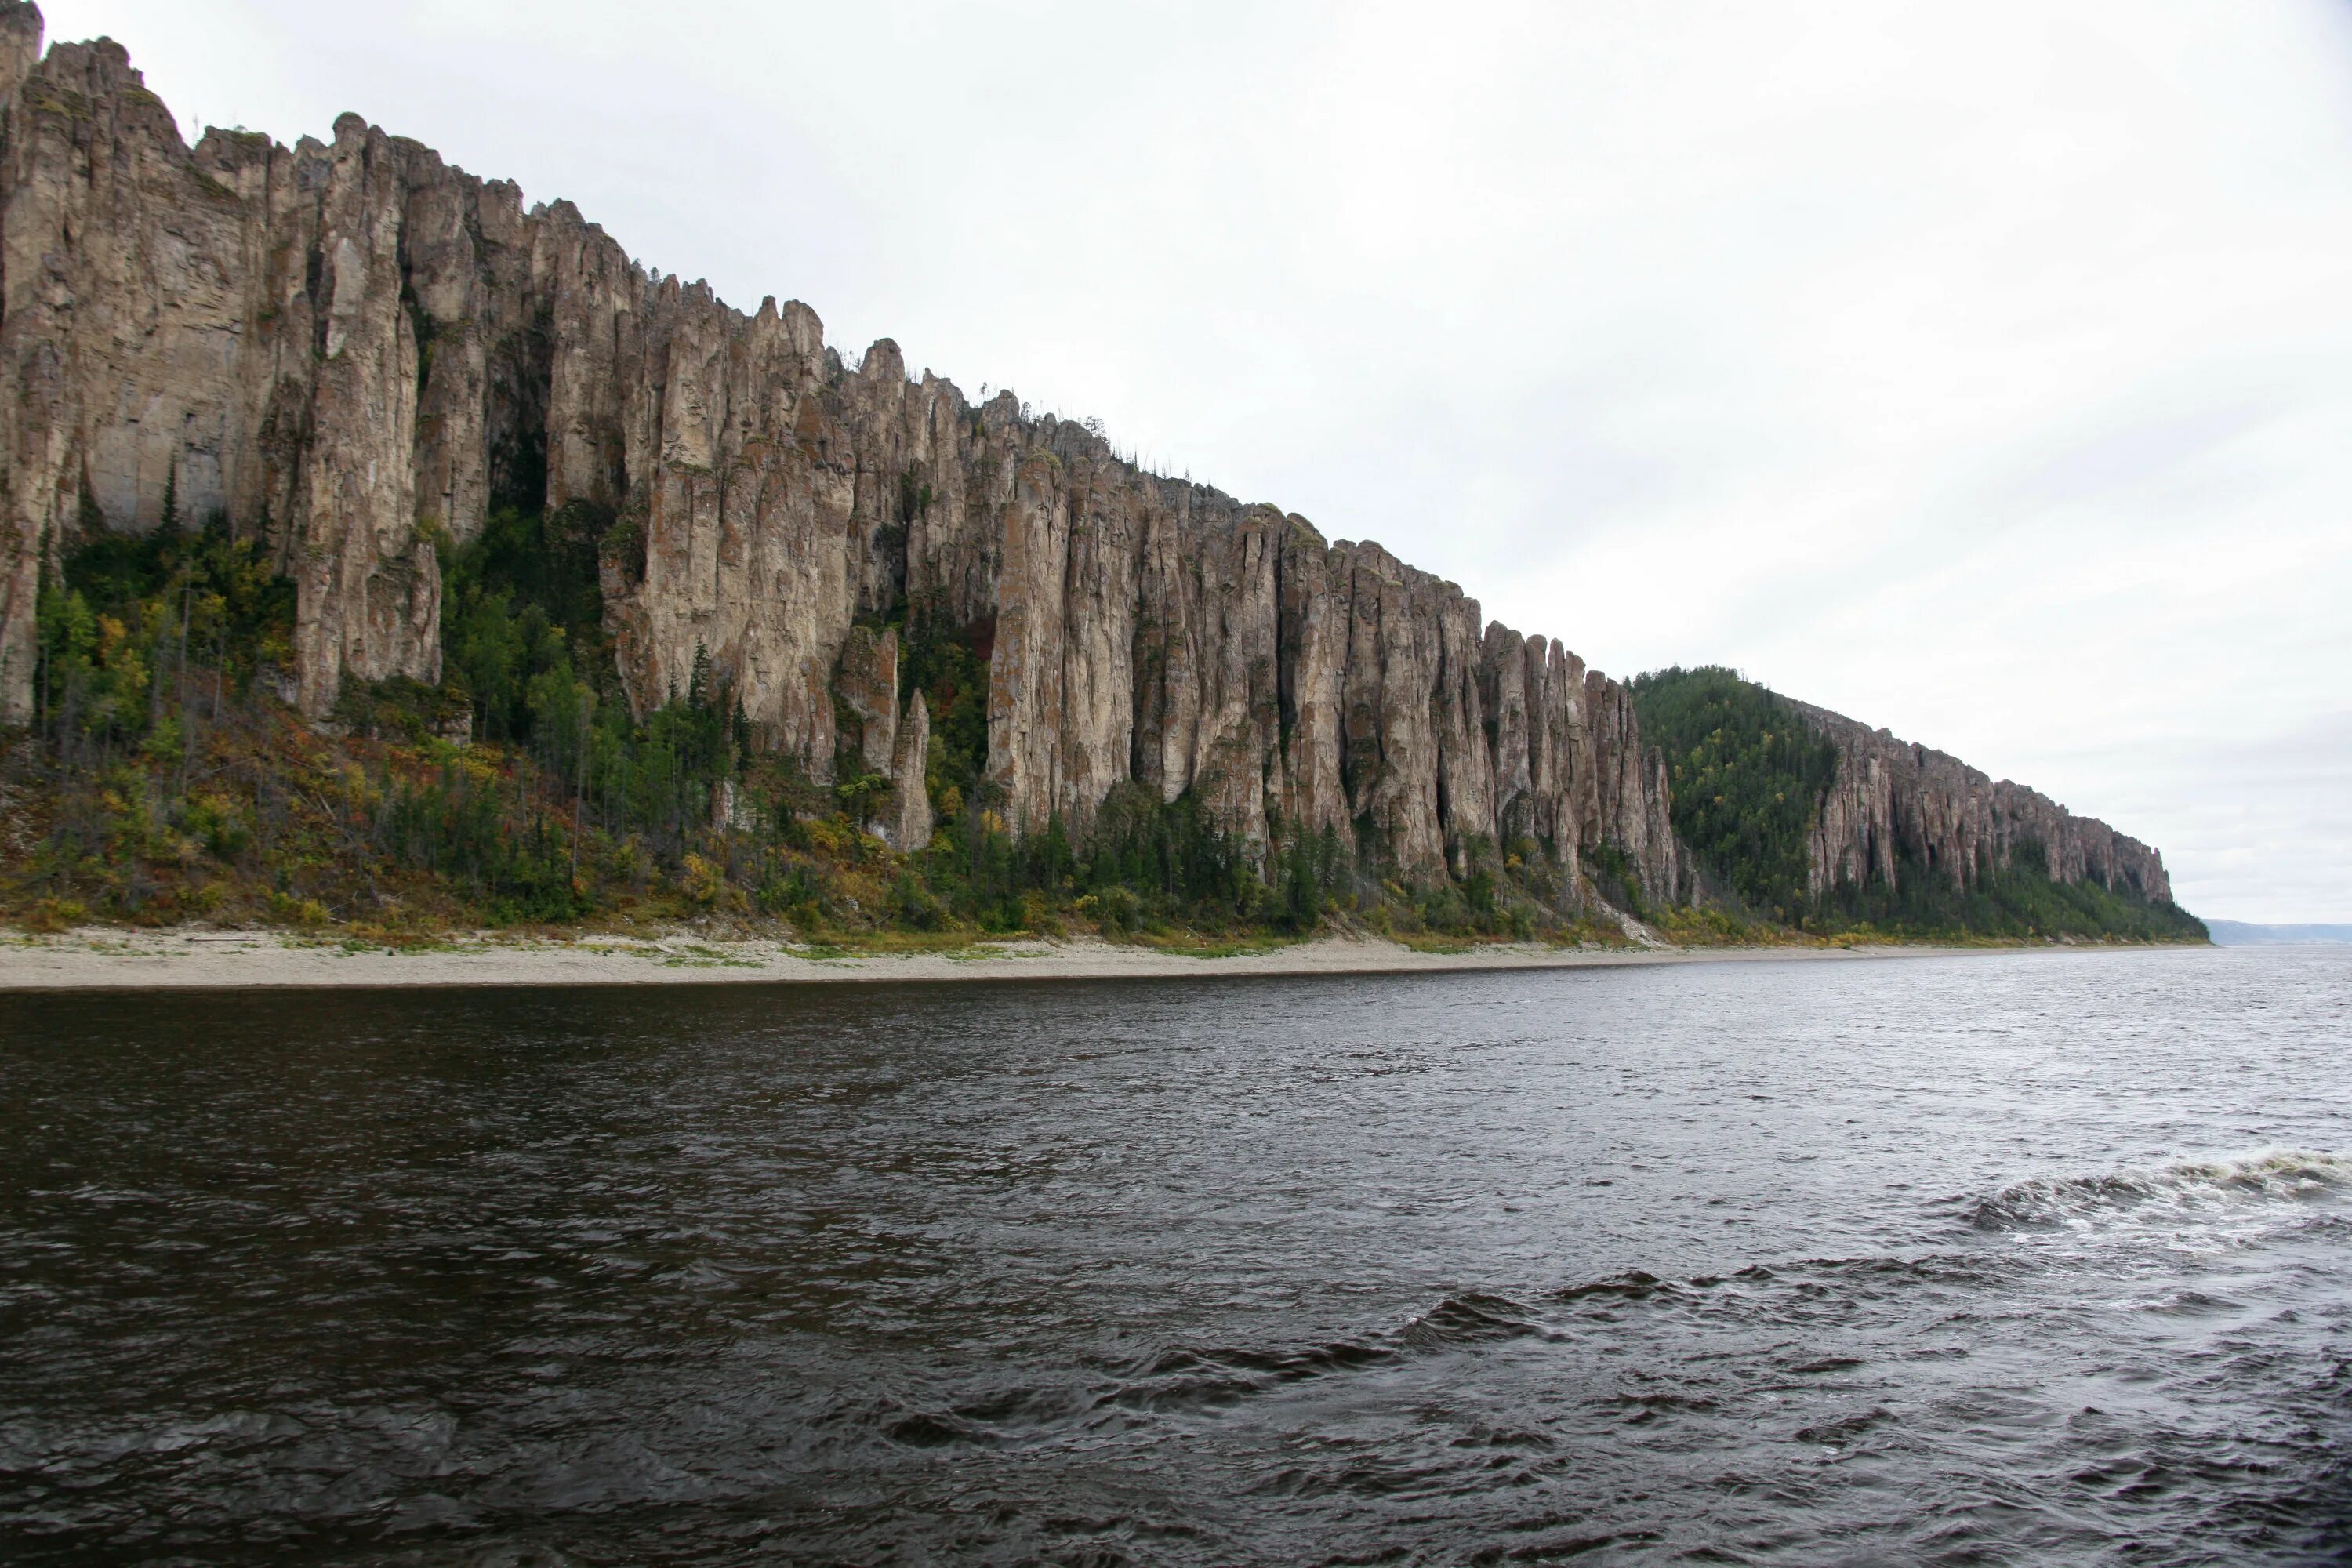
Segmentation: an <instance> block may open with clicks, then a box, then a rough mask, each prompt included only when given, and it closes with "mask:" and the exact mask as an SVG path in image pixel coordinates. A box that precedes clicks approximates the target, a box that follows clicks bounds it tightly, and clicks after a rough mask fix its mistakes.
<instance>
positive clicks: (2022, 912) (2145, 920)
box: [1631, 667, 2205, 942]
mask: <svg viewBox="0 0 2352 1568" xmlns="http://www.w3.org/2000/svg"><path fill="white" fill-rule="evenodd" d="M1631 690H1632V692H1633V709H1634V712H1635V713H1636V715H1637V716H1638V717H1639V718H1640V720H1641V722H1642V735H1643V739H1644V740H1646V741H1650V742H1654V743H1655V744H1656V746H1657V747H1658V748H1659V750H1660V752H1662V753H1663V755H1664V760H1665V763H1666V767H1667V773H1668V790H1667V795H1668V805H1669V809H1670V812H1671V814H1672V820H1673V823H1674V827H1675V833H1676V834H1678V835H1679V836H1680V837H1681V838H1682V840H1683V842H1684V843H1685V844H1686V845H1688V846H1689V847H1690V852H1691V855H1692V856H1693V857H1694V858H1696V860H1697V862H1698V864H1699V866H1700V868H1701V869H1702V870H1703V872H1704V873H1705V874H1706V879H1707V881H1708V882H1709V884H1710V885H1711V889H1719V890H1720V891H1722V892H1724V893H1726V894H1727V895H1729V896H1730V897H1732V898H1735V899H1737V900H1738V901H1739V903H1740V904H1741V905H1743V906H1744V907H1745V908H1747V909H1748V910H1753V911H1755V912H1756V913H1759V914H1761V915H1764V916H1765V917H1767V918H1768V919H1770V920H1774V921H1781V922H1783V923H1787V924H1792V925H1800V926H1801V927H1803V928H1804V929H1806V930H1811V931H1839V930H1855V929H1861V928H1864V927H1867V928H1868V929H1870V930H1872V931H1884V932H1889V933H1893V934H1897V935H1901V936H1906V937H1914V938H1923V937H1937V936H1949V935H1961V934H1966V935H1973V936H1990V937H2004V938H2011V939H2032V938H2036V937H2050V936H2075V937H2091V938H2099V939H2116V938H2122V939H2127V940H2133V941H2157V942H2202V941H2203V940H2205V928H2204V927H2203V926H2202V925H2200V924H2199V923H2198V921H2197V920H2196V917H2194V916H2192V915H2190V914H2189V913H2188V912H2186V911H2185V910H2181V909H2179V908H2178V907H2177V906H2176V905H2175V904H2174V903H2173V901H2172V882H2171V879H2169V878H2168V876H2167V875H2166V874H2165V869H2164V857H2163V856H2161V855H2159V854H2158V853H2157V851H2156V850H2155V849H2154V848H2152V847H2149V846H2147V845H2146V844H2142V843H2141V842H2140V841H2139V840H2137V839H2136V838H2132V837H2127V836H2126V835H2124V834H2121V833H2118V832H2116V830H2115V829H2114V828H2112V827H2110V826H2107V825H2106V824H2105V823H2104V822H2100V821H2098V820H2096V819H2095V818H2093V817H2087V816H2075V815H2074V814H2073V813H2072V812H2070V811H2068V810H2067V809H2066V808H2065V807H2063V806H2062V805H2059V804H2058V803H2057V802H2055V801H2053V800H2052V799H2050V798H2049V797H2048V796H2047V795H2042V794H2041V793H2040V792H2038V791H2035V790H2031V789H2027V788H2026V787H2024V786H2023V785H2021V784H2012V783H2011V782H2009V781H2007V780H1999V781H1996V780H1994V779H1993V778H1991V777H1990V776H1989V775H1987V774H1986V773H1982V772H1980V771H1979V770H1978V769H1976V768H1972V767H1970V766H1969V765H1968V764H1967V763H1964V762H1962V761H1960V759H1959V758H1958V757H1954V756H1950V755H1948V754H1947V753H1945V752H1938V751H1934V750H1931V749H1930V748H1928V747H1927V746H1920V745H1914V744H1912V743H1911V742H1906V741H1900V740H1897V739H1895V737H1894V736H1893V735H1891V734H1889V733H1887V731H1884V730H1873V729H1871V728H1870V727H1869V726H1868V725H1866V724H1862V723H1859V722H1857V721H1854V720H1852V719H1848V718H1846V717H1845V716H1844V715H1843V714H1839V713H1832V712H1831V711H1830V710H1827V709H1825V708H1816V707H1813V706H1812V705H1811V704H1810V703H1804V702H1796V701H1791V700H1790V699H1788V698H1786V697H1783V696H1781V695H1780V693H1778V692H1776V691H1772V690H1770V689H1767V688H1765V687H1762V686H1759V685H1758V684H1757V683H1756V682H1754V681H1752V680H1748V679H1745V678H1743V677H1742V676H1741V675H1739V673H1738V671H1736V670H1730V669H1724V668H1717V667H1706V668H1698V669H1683V668H1674V669H1661V670H1653V671H1651V672H1650V673H1648V674H1646V675H1643V676H1639V677H1636V678H1635V679H1634V680H1633V682H1632V685H1631Z"/></svg>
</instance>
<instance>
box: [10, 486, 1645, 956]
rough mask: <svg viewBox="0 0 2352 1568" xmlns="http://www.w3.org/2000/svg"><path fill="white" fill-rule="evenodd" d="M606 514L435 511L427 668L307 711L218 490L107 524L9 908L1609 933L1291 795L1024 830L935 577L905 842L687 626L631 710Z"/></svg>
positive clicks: (145, 913)
mask: <svg viewBox="0 0 2352 1568" xmlns="http://www.w3.org/2000/svg"><path fill="white" fill-rule="evenodd" d="M916 504H917V505H920V504H921V498H920V495H919V493H918V495H917V497H916ZM625 534H626V528H625V524H623V523H621V522H618V521H615V520H614V519H613V518H611V517H609V516H606V515H604V514H603V513H600V512H598V511H596V510H593V509H589V508H576V507H575V508H567V509H564V510H561V511H558V512H555V513H553V514H551V515H547V516H541V515H539V514H536V513H530V512H525V511H520V510H499V511H497V512H495V513H494V514H493V515H492V516H491V517H490V518H489V519H488V521H487V523H486V525H485V526H484V528H483V529H482V531H480V532H479V533H478V535H477V536H476V537H475V538H474V539H472V540H470V541H468V542H466V543H464V544H462V545H459V544H457V543H456V542H454V541H451V540H449V539H448V538H447V537H446V535H445V536H443V537H441V538H440V539H439V540H437V541H436V543H437V544H438V545H439V549H440V556H441V561H442V568H443V616H442V627H443V668H444V672H445V679H444V683H443V684H442V685H441V686H439V687H437V688H431V687H425V686H423V685H420V684H418V683H417V682H415V681H409V680H398V679H395V680H388V681H383V682H379V683H367V682H357V681H353V682H347V683H346V685H345V687H344V689H343V690H342V692H341V696H340V699H339V700H338V703H337V706H336V709H335V711H334V715H333V722H332V723H331V725H328V726H323V727H316V728H314V727H312V726H310V725H306V724H304V723H302V722H300V721H299V720H298V719H297V718H296V717H295V716H294V715H293V714H292V713H291V712H290V711H289V710H287V708H286V707H285V705H284V702H283V700H282V697H283V694H284V693H286V692H288V691H290V689H291V678H290V676H289V667H290V664H291V661H292V635H293V595H292V590H291V586H290V584H289V583H287V582H286V581H285V580H284V579H283V578H281V577H278V576H277V575H275V574H273V573H272V571H271V570H270V563H269V562H268V559H267V557H266V554H265V552H264V551H263V549H262V547H261V546H260V545H259V544H257V543H256V542H253V541H251V540H249V539H239V538H237V537H235V536H234V535H233V534H232V533H231V531H230V530H229V529H228V528H227V527H226V524H225V523H224V522H223V521H221V520H219V519H215V520H214V521H212V523H211V524H209V525H208V526H207V527H206V528H205V530H203V531H201V532H199V533H195V534H193V535H192V534H189V533H186V532H184V531H182V530H181V529H180V528H179V527H178V526H177V525H176V520H173V521H172V522H171V523H170V524H169V525H167V526H166V527H164V528H163V529H161V530H159V531H157V532H155V533H153V534H152V535H150V536H147V537H145V538H137V539H134V538H129V537H121V536H112V535H100V538H99V540H98V542H95V543H93V544H91V545H89V546H88V547H86V548H84V549H82V550H80V551H78V552H75V553H74V554H73V555H72V556H71V557H70V558H69V559H68V560H67V561H66V562H65V563H64V572H63V576H62V581H60V582H58V583H57V584H52V585H51V587H50V588H49V589H48V590H47V591H46V592H45V594H44V595H43V599H42V607H41V612H40V637H41V647H40V654H41V664H40V668H39V671H38V673H37V702H38V709H39V711H38V714H37V721H36V722H35V724H34V725H33V727H32V728H31V729H30V730H29V731H26V732H24V733H22V734H19V735H16V736H13V737H0V912H5V913H7V914H9V915H11V916H13V917H14V918H16V920H18V921H22V922H24V923H27V924H30V925H33V926H35V927H37V928H55V927H58V926H61V925H65V924H69V923H72V922H74V921H80V920H84V919H100V920H117V921H136V922H142V923H161V922H171V921H182V920H187V919H193V918H205V919H211V920H215V921H268V922H272V923H278V924H293V925H298V926H310V927H317V928H320V929H322V930H325V929H333V930H336V931H341V933H343V934H344V935H345V936H347V937H349V938H352V939H354V940H364V941H367V942H408V943H419V942H432V941H436V940H438V939H440V938H441V937H442V936H444V935H445V934H446V932H448V931H451V930H452V929H469V928H477V927H482V926H490V927H516V926H522V927H538V926H557V925H561V926H564V927H567V928H574V929H578V928H589V929H600V928H601V929H609V928H614V927H617V926H622V925H626V924H628V923H631V922H636V921H680V920H694V921H698V922H703V923H707V924H710V925H714V926H719V927H727V926H734V927H739V928H741V929H746V930H749V929H752V928H754V927H772V926H775V925H782V926H786V927H789V928H791V929H792V930H793V931H794V932H795V933H796V934H797V935H798V936H800V937H801V938H802V939H803V940H808V939H812V938H814V937H816V936H818V935H819V934H820V933H822V934H823V935H824V936H825V938H826V939H827V940H834V941H841V942H865V943H871V942H877V941H909V940H912V941H930V940H938V941H941V942H948V943H949V944H950V946H952V945H955V944H956V943H958V942H961V941H964V940H968V939H969V937H970V936H971V935H974V934H980V933H1004V932H1013V931H1037V932H1055V931H1067V930H1072V929H1078V930H1086V929H1092V930H1096V931H1101V932H1103V933H1104V934H1106V935H1108V936H1112V937H1115V938H1119V939H1124V940H1132V941H1142V942H1154V943H1158V944H1160V945H1174V946H1178V947H1181V948H1184V949H1186V950H1188V951H1191V950H1197V951H1203V952H1214V951H1223V950H1225V949H1227V948H1231V947H1233V946H1234V944H1235V942H1241V943H1243V944H1244V945H1245V944H1247V943H1248V942H1263V941H1265V940H1267V939H1268V938H1270V937H1274V936H1278V935H1284V934H1293V935H1296V934H1305V933H1307V932H1311V931H1315V930H1317V929H1318V928H1319V927H1321V926H1323V925H1325V924H1327V923H1328V922H1330V921H1335V920H1337V921H1349V922H1356V923H1360V924H1362V925H1364V926H1368V927H1370V928H1371V929H1373V930H1377V931H1383V932H1388V933H1393V934H1396V935H1399V936H1402V937H1407V938H1412V939H1439V938H1442V939H1444V940H1451V941H1469V940H1480V939H1495V938H1502V937H1531V936H1537V935H1542V936H1546V937H1549V938H1550V939H1552V940H1559V941H1574V940H1594V939H1598V940H1617V939H1616V936H1615V933H1614V931H1611V930H1605V929H1603V928H1598V927H1593V926H1590V925H1584V924H1580V923H1577V922H1573V921H1562V920H1561V919H1560V918H1559V917H1558V916H1557V915H1556V914H1554V913H1552V912H1551V911H1550V910H1549V909H1548V908H1546V907H1545V906H1546V904H1547V903H1549V904H1551V905H1553V906H1555V907H1556V906H1557V904H1558V902H1559V897H1560V894H1561V891H1562V889H1560V887H1559V884H1558V882H1557V881H1556V880H1554V879H1549V877H1548V875H1547V872H1546V870H1545V868H1544V865H1543V862H1542V858H1541V857H1540V856H1538V855H1536V854H1534V853H1533V852H1532V849H1531V847H1522V848H1525V849H1528V853H1526V854H1525V855H1522V854H1518V853H1512V854H1497V853H1496V851H1495V849H1494V848H1493V847H1490V846H1484V845H1480V846H1473V847H1471V850H1470V856H1469V858H1470V860H1471V862H1472V865H1473V871H1472V874H1471V875H1470V876H1469V877H1468V878H1467V879H1465V880H1464V881H1462V882H1460V883H1458V884H1456V883H1452V882H1445V883H1441V884H1439V885H1437V886H1433V887H1426V888H1409V887H1406V886H1404V885H1402V884H1401V883H1398V882H1395V881H1383V880H1381V879H1377V878H1375V877H1374V876H1372V875H1370V872H1369V869H1368V868H1364V867H1360V865H1359V864H1358V862H1357V859H1356V858H1355V856H1354V855H1353V854H1352V853H1351V852H1350V850H1349V848H1348V847H1346V846H1345V845H1343V844H1342V843H1341V842H1340V839H1339V836H1338V835H1336V834H1333V833H1330V832H1328V831H1327V832H1325V833H1323V834H1321V835H1317V836H1307V835H1303V834H1299V833H1296V832H1293V831H1289V830H1286V829H1285V828H1284V827H1282V826H1280V825H1278V824H1277V825H1276V829H1275V832H1274V836H1273V837H1274V842H1273V845H1272V847H1271V848H1270V849H1269V850H1267V851H1265V852H1264V853H1263V855H1262V857H1261V858H1258V859H1254V858H1253V857H1252V855H1251V853H1250V852H1249V851H1248V849H1247V847H1245V846H1244V845H1243V844H1242V843H1241V842H1239V841H1238V840H1236V839H1234V838H1233V837H1229V836H1228V835H1226V834H1225V833H1223V831H1221V830H1220V828H1219V827H1218V826H1217V824H1216V822H1215V820H1214V819H1213V816H1212V814H1211V813H1210V812H1209V810H1208V809H1207V807H1206V805H1205V804H1204V803H1203V802H1202V800H1200V799H1199V798H1197V797H1194V796H1192V795H1186V796H1183V797H1180V798H1179V799H1177V800H1174V801H1162V800H1160V798H1159V797H1158V795H1156V794H1155V793H1153V792H1150V791H1148V790H1145V789H1141V788H1138V787H1136V786H1132V785H1129V786H1122V787H1120V788H1118V789H1117V790H1114V791H1113V792H1112V793H1111V795H1109V797H1108V799H1106V800H1105V801H1104V802H1103V803H1102V805H1101V806H1100V807H1099V808H1098V809H1097V811H1096V813H1095V814H1094V816H1093V818H1092V820H1091V821H1089V822H1088V823H1087V824H1086V825H1085V826H1084V829H1083V831H1077V830H1074V829H1073V827H1072V826H1070V825H1066V824H1064V823H1062V822H1059V821H1055V822H1050V823H1048V824H1046V825H1045V827H1044V829H1043V830H1042V831H1039V832H1034V833H1029V834H1025V835H1016V834H1014V833H1013V832H1012V831H1011V830H1010V828H1009V826H1008V825H1007V823H1006V822H1005V821H1004V819H1003V816H1002V815H1001V801H1000V800H999V799H998V798H997V797H996V795H995V794H994V792H993V791H992V786H991V785H990V784H988V782H987V779H986V776H985V774H986V763H987V754H988V656H989V651H990V641H991V638H992V632H993V627H992V626H990V625H988V624H986V623H982V624H979V625H976V626H949V625H947V624H945V622H944V620H943V618H942V617H940V616H936V615H933V614H926V613H925V612H926V611H927V610H928V609H929V606H916V607H915V609H916V614H915V615H914V616H913V619H912V622H911V624H908V625H906V626H904V630H905V634H906V642H905V647H906V657H905V658H904V659H903V660H902V666H901V668H902V679H903V681H904V683H905V687H906V690H907V691H908V692H909V693H911V692H913V691H916V690H920V691H921V692H922V693H923V694H924V696H925V698H926V700H927V701H928V702H929V707H930V710H931V714H932V743H931V752H930V765H929V778H928V779H927V781H926V785H927V788H928V790H929V795H930V798H931V801H932V803H933V805H934V808H935V810H936V811H937V812H938V814H939V816H940V828H939V831H938V833H937V835H936V837H935V838H934V840H933V842H932V844H931V845H930V847H928V848H927V849H925V850H923V851H921V852H920V853H918V854H915V855H899V854H898V853H896V852H894V851H893V850H891V849H890V848H889V847H887V845H886V844H884V843H883V842H882V841H881V840H880V839H879V838H877V837H874V836H873V835H872V834H871V833H869V832H867V831H866V830H865V826H864V824H865V823H866V821H867V820H868V818H869V817H870V816H874V815H875V814H876V811H877V806H878V805H880V804H881V801H882V800H883V799H885V798H887V790H888V784H887V781H884V780H880V779H876V778H870V777H844V778H843V779H842V780H841V782H839V783H837V784H835V785H833V786H831V787H826V786H824V785H822V784H818V783H816V782H815V781H814V780H812V779H811V778H809V777H808V776H806V774H805V773H803V772H802V771H801V769H800V768H799V767H797V766H796V765H794V764H793V763H792V762H790V761H789V760H787V759H784V758H781V757H778V756H776V755H774V754H772V753H770V752H765V751H763V750H761V748H759V747H758V746H757V745H756V744H755V743H754V742H755V737H754V736H753V735H752V733H751V726H750V725H749V723H748V722H747V721H746V719H745V715H744V711H743V708H742V706H741V704H740V702H739V701H738V700H737V699H736V694H735V693H734V692H733V691H732V690H731V689H730V687H729V685H728V683H727V681H726V680H725V679H724V677H723V675H721V674H720V673H719V671H718V670H717V669H716V668H715V667H714V665H713V662H712V660H711V659H710V658H709V657H708V655H707V654H706V655H704V656H702V657H698V658H697V660H696V663H695V667H694V669H693V672H692V674H691V676H690V678H689V679H688V685H687V689H685V690H683V691H677V692H671V693H668V694H667V700H665V701H663V702H662V703H660V704H659V705H658V706H656V708H654V709H653V710H651V711H649V712H646V714H645V715H644V716H643V717H642V718H639V717H637V716H635V714H634V713H633V712H632V708H631V704H630V702H629V701H628V700H627V695H626V693H625V692H624V691H623V690H622V689H621V686H620V683H619V681H618V679H617V677H616V676H615V674H614V658H613V650H612V647H611V645H610V643H609V641H608V640H607V637H606V633H605V630H604V605H603V599H602V594H601V591H600V587H599V584H600V580H601V579H600V560H599V556H600V552H601V553H603V554H604V555H606V556H612V555H614V554H616V553H617V551H618V550H620V549H625V547H626V544H627V540H626V538H625ZM601 564H606V565H609V564H617V563H616V562H611V563H601ZM902 614H903V612H902ZM959 933H961V934H959Z"/></svg>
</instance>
